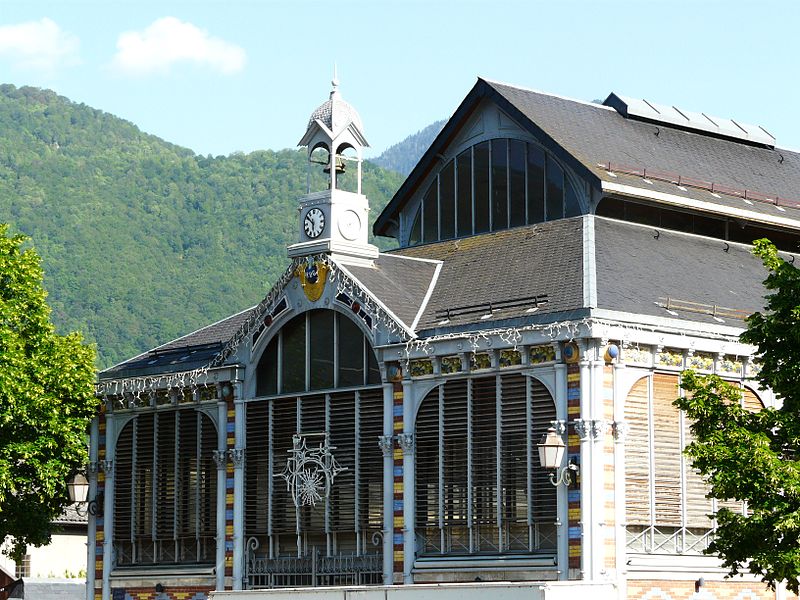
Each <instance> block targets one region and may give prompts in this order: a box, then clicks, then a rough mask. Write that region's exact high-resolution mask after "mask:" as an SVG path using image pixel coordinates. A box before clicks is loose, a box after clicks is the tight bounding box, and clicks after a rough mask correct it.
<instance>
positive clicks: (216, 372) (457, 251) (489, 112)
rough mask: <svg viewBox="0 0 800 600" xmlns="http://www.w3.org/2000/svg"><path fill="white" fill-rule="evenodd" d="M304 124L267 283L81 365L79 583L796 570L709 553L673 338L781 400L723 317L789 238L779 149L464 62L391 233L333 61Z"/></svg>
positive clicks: (612, 577)
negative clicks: (274, 271)
mask: <svg viewBox="0 0 800 600" xmlns="http://www.w3.org/2000/svg"><path fill="white" fill-rule="evenodd" d="M300 145H301V146H305V147H307V148H308V157H309V169H310V170H309V177H308V194H307V195H306V196H304V197H303V198H302V199H300V209H299V212H298V219H299V222H298V234H299V237H298V241H297V243H295V244H293V245H291V246H289V248H288V257H289V261H288V266H287V269H286V271H285V273H284V275H283V276H282V277H281V278H280V279H279V280H278V281H277V282H276V283H275V285H274V286H273V288H272V289H271V290H270V291H269V293H268V294H267V295H266V297H265V298H264V300H263V301H262V302H261V303H259V304H258V305H257V306H255V307H252V308H249V309H247V310H245V311H243V312H241V313H238V314H236V315H233V316H231V317H229V318H227V319H225V320H223V321H220V322H218V323H214V324H212V325H210V326H208V327H205V328H203V329H200V330H198V331H196V332H194V333H191V334H189V335H187V336H185V337H183V338H180V339H177V340H174V341H172V342H169V343H167V344H164V345H162V346H160V347H158V348H156V349H154V350H151V351H149V352H146V353H144V354H142V355H140V356H137V357H134V358H132V359H131V360H129V361H126V362H124V363H121V364H120V365H117V366H115V367H112V368H111V369H109V370H107V371H105V372H103V373H102V374H101V379H100V384H99V386H98V391H99V393H100V394H101V395H102V396H103V398H104V399H105V401H104V403H103V409H102V412H101V414H100V415H99V416H98V418H97V419H96V421H95V423H94V424H93V429H92V444H91V457H92V462H91V465H90V474H91V477H90V480H91V490H90V496H91V497H93V498H95V499H97V500H98V502H99V503H100V504H101V505H102V510H101V511H100V513H99V514H98V515H97V516H95V517H93V518H92V519H91V521H90V537H89V556H90V561H89V573H88V577H89V582H90V585H89V587H90V591H89V595H90V596H91V595H92V594H94V597H95V598H97V600H110V599H111V598H114V599H117V598H119V599H122V598H132V599H133V598H150V597H159V598H163V597H169V598H173V599H175V600H178V599H189V598H192V599H201V598H205V597H207V596H208V594H209V593H210V592H211V591H213V590H217V591H219V592H222V591H224V590H230V591H231V593H233V592H235V591H237V590H244V589H272V590H275V589H280V588H305V587H309V586H317V587H320V586H402V585H415V586H418V587H416V588H414V589H417V590H419V592H420V593H421V594H423V593H424V594H432V595H436V594H437V593H438V592H436V591H435V590H437V589H438V590H441V589H444V588H441V587H438V588H437V587H430V586H426V585H425V584H434V583H435V584H453V585H454V586H459V585H461V586H462V587H456V588H453V589H458V590H461V591H462V592H463V593H462V592H459V593H462V596H463V597H471V596H470V595H477V594H480V593H482V592H481V590H482V589H484V588H482V586H485V590H489V589H495V590H499V589H501V587H497V586H506V587H502V589H503V590H508V589H511V588H508V587H507V586H512V588H513V586H526V585H528V586H533V587H530V589H536V590H539V592H536V593H538V594H544V595H543V596H542V597H545V596H546V595H547V594H549V593H551V592H547V591H541V590H552V596H549V597H555V596H556V595H558V594H562V595H564V596H565V597H566V595H568V594H573V595H574V594H575V593H579V590H581V589H583V590H589V589H592V590H593V591H592V592H591V593H595V595H599V596H602V597H609V598H612V597H613V598H632V599H633V598H636V599H642V600H650V599H656V598H657V599H663V600H679V599H683V598H689V597H695V598H709V599H711V598H714V599H720V600H722V599H731V600H738V599H740V598H741V599H744V598H775V597H778V598H785V597H787V595H786V593H785V592H784V591H783V590H782V589H779V590H777V591H776V592H773V591H768V590H766V589H765V588H764V586H763V584H761V583H759V582H758V581H756V580H754V579H748V578H744V579H737V580H726V579H724V571H723V570H722V569H721V568H720V565H719V561H718V560H717V559H715V558H714V557H709V556H704V555H703V554H702V551H703V550H704V549H705V548H706V547H707V546H708V544H709V543H710V541H711V539H713V535H714V520H713V514H714V512H715V511H716V510H717V508H718V507H719V506H718V504H717V503H716V501H714V500H711V499H708V498H706V497H705V487H704V484H703V482H702V480H701V479H700V478H699V476H698V475H697V474H696V473H695V472H694V471H693V470H692V469H691V467H690V465H689V464H688V462H687V460H686V458H685V456H684V455H683V454H682V449H683V448H684V447H685V446H686V444H688V443H689V442H690V441H691V432H690V429H689V423H688V422H687V421H686V419H685V418H684V416H683V415H682V414H681V413H680V411H678V410H677V409H676V408H675V407H674V406H673V405H672V401H673V400H674V399H675V398H676V397H677V396H678V394H679V393H680V392H679V389H678V383H679V380H680V372H681V370H683V369H684V368H694V369H696V370H698V371H701V372H706V373H716V374H719V375H721V376H722V377H724V378H726V379H729V380H730V381H733V382H735V383H737V384H738V385H739V386H740V387H741V389H742V400H741V401H742V403H743V405H744V406H746V407H748V408H751V409H753V410H759V409H760V408H762V407H764V406H774V405H775V402H776V401H775V398H774V397H773V395H772V394H771V392H770V391H769V390H761V389H759V388H758V386H757V383H756V382H755V381H754V379H753V377H754V375H755V374H756V373H757V369H758V365H757V363H756V362H755V361H753V359H752V351H753V348H751V347H748V346H745V345H743V344H741V343H740V342H739V340H738V336H739V334H740V333H741V332H742V330H743V329H744V324H743V318H744V317H745V316H746V315H747V314H750V313H751V312H753V311H755V310H759V309H760V308H761V307H762V306H763V294H764V289H763V287H762V285H761V281H762V280H763V279H764V276H765V273H764V272H763V270H762V267H761V266H760V263H759V261H758V260H757V259H755V258H754V257H753V256H752V255H751V254H750V247H749V246H748V244H750V243H752V240H754V239H756V238H760V237H769V238H770V239H772V240H773V241H774V242H775V243H776V244H777V245H778V246H779V248H780V249H781V250H783V251H785V252H786V254H785V256H786V257H787V260H794V256H795V254H796V253H797V252H798V242H800V204H798V203H797V202H796V201H793V200H789V198H792V197H793V193H794V190H796V189H800V188H799V187H798V184H800V155H798V154H796V153H793V152H790V151H786V150H782V149H778V148H777V147H776V146H775V140H774V139H773V138H772V137H771V136H770V135H769V134H767V133H766V132H765V131H764V130H763V129H760V128H753V127H749V126H746V125H742V124H739V123H736V122H733V121H724V120H720V119H713V118H709V117H706V116H705V115H695V114H693V113H688V112H686V111H677V110H674V109H665V108H664V107H659V106H658V105H653V104H652V103H646V102H639V101H634V100H630V99H626V98H623V97H620V96H617V95H614V94H612V95H611V96H609V98H608V99H607V100H606V101H605V103H603V104H588V103H582V102H577V101H573V100H567V99H564V98H560V97H556V96H552V95H547V94H542V93H538V92H534V91H530V90H525V89H522V88H518V87H513V86H508V85H505V84H500V83H495V82H490V81H486V80H482V79H481V80H478V82H477V83H476V85H475V86H474V88H473V89H472V90H471V91H470V92H469V94H468V95H467V96H466V98H465V99H464V101H463V102H462V103H461V105H460V106H459V108H458V109H457V110H456V112H455V113H454V115H453V116H452V118H451V119H450V120H449V122H448V123H447V125H446V126H445V128H444V129H443V130H442V132H441V133H440V134H439V136H438V137H437V139H436V140H435V141H434V143H433V144H432V146H431V148H430V149H429V150H428V151H427V152H426V153H425V155H424V156H423V157H422V159H421V160H420V162H419V163H418V165H417V167H416V168H415V169H414V171H413V172H412V173H411V174H410V175H409V177H408V179H407V180H406V181H405V183H404V184H403V186H402V187H401V189H400V190H399V191H398V192H397V194H396V195H395V197H394V198H393V199H392V200H391V202H390V203H389V205H388V206H387V207H386V208H385V209H384V211H383V212H382V213H381V215H380V216H379V217H378V218H377V221H376V222H375V225H374V228H373V231H374V233H375V234H376V235H381V236H389V237H393V238H395V239H396V240H397V242H398V246H399V248H398V249H397V250H394V251H391V252H379V251H378V249H377V248H376V247H375V246H373V245H372V244H370V243H369V239H368V210H369V206H368V200H367V198H366V197H365V196H364V195H363V193H362V190H361V161H362V150H363V148H364V147H366V146H367V141H366V137H365V135H364V130H363V125H362V123H361V120H360V118H359V116H358V114H357V112H356V111H355V110H354V109H353V107H352V106H350V105H349V104H347V103H346V102H345V101H344V100H342V98H341V96H340V94H339V92H338V90H337V89H336V85H335V84H334V89H333V92H332V93H331V96H330V98H329V100H328V101H326V102H325V103H323V104H322V105H321V106H320V107H319V108H318V109H317V110H316V111H314V113H313V114H312V116H311V119H310V120H309V122H308V125H307V129H306V133H305V134H304V136H303V137H302V139H301V141H300ZM789 257H791V258H789ZM550 429H552V430H554V432H555V434H556V435H558V436H561V439H562V440H563V442H564V444H565V446H566V453H565V456H564V459H563V462H562V466H561V468H560V469H558V470H557V471H556V472H553V471H549V470H547V469H545V468H543V467H542V465H541V464H540V462H539V458H538V448H537V445H538V444H539V442H540V440H541V439H542V437H543V436H544V435H545V434H546V433H547V432H548V430H550ZM729 508H732V509H734V510H746V507H743V506H733V505H729ZM709 515H711V516H709ZM467 582H469V584H470V585H469V586H467V587H463V586H464V585H465V584H466V583H467ZM495 582H514V583H513V584H511V583H495ZM534 584H535V585H534ZM536 586H538V587H536ZM587 586H589V587H587ZM391 589H394V588H391ZM513 589H517V588H513ZM526 589H528V588H526ZM280 593H285V592H279V591H273V592H265V594H267V595H268V594H272V595H275V594H280ZM293 593H295V594H300V595H302V592H293ZM338 593H340V592H338ZM384 593H387V594H388V593H389V592H386V591H384ZM483 593H485V591H484V592H483ZM498 593H500V592H498ZM503 593H506V592H503ZM508 593H511V592H508ZM584 593H586V592H584ZM424 594H423V595H424ZM531 594H533V592H531ZM501 595H502V594H501ZM224 596H225V594H222V593H221V594H220V597H224ZM381 597H383V596H381ZM426 597H428V596H426Z"/></svg>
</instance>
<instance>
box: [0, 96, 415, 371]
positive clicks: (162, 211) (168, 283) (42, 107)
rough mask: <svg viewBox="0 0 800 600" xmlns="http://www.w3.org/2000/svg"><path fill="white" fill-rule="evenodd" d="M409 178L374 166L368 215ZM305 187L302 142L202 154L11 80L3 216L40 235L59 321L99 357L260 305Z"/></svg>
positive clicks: (2, 154) (3, 139) (4, 111)
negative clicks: (279, 147)
mask: <svg viewBox="0 0 800 600" xmlns="http://www.w3.org/2000/svg"><path fill="white" fill-rule="evenodd" d="M312 108H313V106H310V107H309V111H310V110H311V109H312ZM304 126H305V123H298V128H299V130H298V137H299V135H300V133H302V129H303V127H304ZM267 141H268V140H265V142H267ZM401 181H402V177H401V176H400V175H399V174H397V173H392V172H389V171H384V170H383V169H380V168H378V167H376V166H374V165H372V164H369V163H366V164H365V165H364V175H363V184H364V185H363V189H364V193H365V194H366V195H367V197H368V198H369V199H370V204H371V207H372V210H371V211H370V216H371V218H373V219H374V218H375V217H376V216H377V215H378V214H379V213H380V210H381V209H382V207H383V206H385V204H386V202H388V200H389V198H391V196H392V195H393V194H394V192H395V191H396V190H397V188H398V187H399V186H400V183H401ZM305 192H306V156H305V150H281V151H278V152H275V151H270V150H266V151H259V152H252V153H249V154H243V153H234V154H231V155H230V156H217V157H212V156H200V155H197V154H194V153H193V152H192V151H191V150H188V149H186V148H181V147H178V146H175V145H172V144H169V143H167V142H165V141H163V140H161V139H159V138H157V137H154V136H152V135H147V134H145V133H142V132H141V131H140V130H139V129H138V128H137V127H136V126H134V125H133V124H132V123H129V122H127V121H124V120H122V119H119V118H117V117H114V116H113V115H110V114H107V113H104V112H102V111H99V110H95V109H93V108H90V107H88V106H86V105H83V104H76V103H74V102H70V101H69V100H67V99H66V98H63V97H61V96H58V95H56V94H55V93H53V92H51V91H47V90H41V89H36V88H30V87H24V88H16V87H14V86H12V85H0V220H2V221H8V222H9V223H12V226H13V227H14V228H15V231H19V232H21V233H23V234H25V235H27V236H29V237H30V238H31V239H32V240H33V242H34V244H35V245H36V248H37V250H38V252H39V253H40V255H41V256H42V260H43V264H44V265H45V284H46V286H47V289H48V290H49V291H50V298H49V302H50V306H51V307H52V309H53V321H54V322H55V324H56V326H57V327H58V330H59V331H73V330H79V331H82V332H83V333H84V335H85V336H86V339H87V340H88V341H90V342H94V343H96V344H97V346H98V353H99V361H98V362H99V366H101V367H107V366H110V365H111V364H114V363H116V362H119V361H120V360H123V359H126V358H129V357H131V356H134V355H136V354H138V353H139V352H142V351H144V350H148V349H150V348H153V347H155V346H157V345H158V344H161V343H164V342H167V341H169V340H171V339H174V338H176V337H178V336H180V335H184V334H186V333H188V332H190V331H193V330H194V329H197V328H199V327H202V326H204V325H207V324H209V323H213V322H214V321H216V320H218V319H221V318H224V317H226V316H228V315H231V314H233V313H235V312H238V311H240V310H242V309H244V308H247V307H248V306H253V305H254V304H257V303H258V302H259V301H260V300H261V299H262V298H263V297H264V296H265V295H266V293H267V291H268V290H269V287H270V286H271V285H272V283H273V282H274V281H275V280H276V279H277V278H278V277H279V275H280V274H281V273H282V272H283V270H284V269H285V268H286V266H287V259H286V246H287V245H288V244H290V243H292V242H295V241H297V239H298V237H297V236H298V228H299V223H298V215H297V205H298V200H299V198H300V197H301V196H302V195H303V194H305ZM378 245H379V246H382V247H384V248H385V247H387V242H385V241H383V242H382V243H381V241H380V240H379V241H378Z"/></svg>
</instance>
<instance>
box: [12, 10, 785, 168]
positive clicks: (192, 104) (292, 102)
mask: <svg viewBox="0 0 800 600" xmlns="http://www.w3.org/2000/svg"><path fill="white" fill-rule="evenodd" d="M798 25H800V6H797V5H796V4H795V2H793V1H791V0H786V1H785V2H775V1H769V0H766V1H761V2H741V1H733V0H728V1H725V2H723V1H718V2H717V1H702V0H695V1H693V2H688V1H678V0H673V1H672V2H662V1H655V0H638V1H630V2H628V1H617V0H605V1H568V0H559V1H552V0H550V1H547V2H539V1H536V0H522V1H513V0H493V1H491V2H490V1H488V0H487V1H484V2H478V1H456V0H452V1H446V0H438V1H437V0H427V1H416V0H403V1H399V0H398V1H394V2H383V1H379V0H368V1H355V0H335V1H330V2H317V1H307V0H293V1H285V2H278V1H275V0H258V1H257V0H249V1H243V0H228V1H226V2H221V1H210V0H205V1H204V0H191V1H179V0H160V1H158V2H153V1H149V0H137V1H121V0H103V1H100V0H60V1H50V2H47V1H42V0H25V1H18V0H0V82H2V83H13V84H15V85H34V86H39V87H46V88H50V89H53V90H55V91H57V92H58V93H60V94H62V95H64V96H67V97H68V98H70V99H72V100H75V101H78V102H84V103H86V104H88V105H90V106H93V107H95V108H99V109H102V110H105V111H107V112H110V113H113V114H115V115H117V116H120V117H123V118H125V119H128V120H130V121H132V122H134V123H135V124H136V125H138V126H139V127H140V128H141V129H143V130H144V131H147V132H149V133H152V134H155V135H158V136H159V137H161V138H164V139H165V140H167V141H170V142H173V143H176V144H179V145H182V146H186V147H189V148H191V149H192V150H195V151H196V152H199V153H202V154H209V153H210V154H214V155H217V154H228V153H230V152H234V151H245V152H249V151H252V150H256V149H265V148H272V149H278V148H285V147H293V146H294V145H295V144H296V143H297V141H298V140H299V139H300V137H301V135H302V134H303V132H304V129H305V125H306V121H307V119H308V116H309V115H310V113H311V112H312V111H313V110H314V108H315V107H316V106H317V105H318V104H320V103H321V102H323V101H324V100H325V99H326V98H327V94H328V92H329V90H330V79H331V74H332V69H333V63H334V62H336V63H337V64H338V71H339V79H340V82H341V87H340V89H341V92H342V96H343V97H344V98H345V99H346V100H348V101H349V102H351V103H352V104H353V105H354V106H355V107H356V108H357V109H358V111H359V113H360V114H361V117H362V119H363V121H364V125H365V129H366V134H367V139H368V140H369V141H370V143H371V145H372V154H376V153H379V152H380V151H382V150H383V149H385V148H386V147H387V146H389V145H391V144H392V143H395V142H397V141H399V140H400V139H402V138H404V137H405V136H407V135H409V134H411V133H414V132H415V131H417V130H419V129H421V128H422V127H424V126H426V125H428V124H429V123H431V122H432V121H435V120H437V119H441V118H445V117H447V116H448V115H449V114H450V113H452V111H453V110H454V109H455V108H456V107H457V106H458V103H459V102H460V101H461V100H462V99H463V97H464V96H465V95H466V93H467V92H468V91H469V89H470V88H471V87H472V85H473V84H474V82H475V78H476V77H477V76H483V77H487V78H490V79H495V80H499V81H505V82H509V83H514V84H518V85H521V86H525V87H531V88H534V89H538V90H543V91H547V92H551V93H555V94H560V95H564V96H569V97H573V98H577V99H581V100H593V99H603V98H605V96H606V95H607V94H608V93H609V92H611V91H615V92H617V93H619V94H623V95H628V96H635V97H642V98H647V99H649V100H652V101H654V102H658V103H661V104H673V105H675V106H679V107H682V108H686V109H689V110H695V111H704V112H706V113H708V114H711V115H716V116H720V117H730V118H734V119H739V120H741V121H744V122H746V123H752V124H757V125H762V126H763V127H765V128H766V129H767V130H769V131H770V132H771V133H772V134H773V135H775V136H776V138H777V140H778V145H779V146H781V147H785V148H786V147H788V148H800V118H798V107H800V87H799V86H800V83H798V81H800V77H798V75H799V73H798V70H799V69H798V57H800V35H798V33H797V31H798Z"/></svg>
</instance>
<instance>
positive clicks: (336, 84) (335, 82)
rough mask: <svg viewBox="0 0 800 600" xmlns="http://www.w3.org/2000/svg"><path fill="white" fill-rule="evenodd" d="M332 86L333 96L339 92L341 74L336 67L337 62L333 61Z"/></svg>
mask: <svg viewBox="0 0 800 600" xmlns="http://www.w3.org/2000/svg"><path fill="white" fill-rule="evenodd" d="M331 86H332V87H333V89H332V90H331V98H333V97H334V96H336V95H338V94H339V75H338V73H337V69H336V63H335V62H334V63H333V79H331Z"/></svg>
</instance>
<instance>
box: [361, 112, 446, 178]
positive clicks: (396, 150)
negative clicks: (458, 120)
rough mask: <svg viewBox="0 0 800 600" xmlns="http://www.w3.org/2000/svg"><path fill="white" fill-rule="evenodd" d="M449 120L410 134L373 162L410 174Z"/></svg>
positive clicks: (402, 173) (385, 167) (437, 122)
mask: <svg viewBox="0 0 800 600" xmlns="http://www.w3.org/2000/svg"><path fill="white" fill-rule="evenodd" d="M445 123H447V121H436V122H435V123H431V124H430V125H428V126H427V127H425V128H424V129H421V130H420V131H418V132H417V133H415V134H412V135H410V136H408V137H407V138H406V139H404V140H403V141H402V142H398V143H396V144H394V145H393V146H389V147H388V148H387V149H386V150H384V151H383V153H382V154H381V155H380V156H378V157H377V158H375V159H374V160H373V161H372V162H374V163H375V164H376V165H378V166H381V167H383V168H384V169H390V170H392V171H396V172H398V173H400V174H401V175H404V176H405V175H408V174H409V173H410V172H411V169H413V168H414V167H415V166H416V164H417V163H418V162H419V159H420V158H422V155H423V153H424V152H425V151H426V150H427V149H428V147H429V146H430V145H431V143H433V140H435V139H436V136H437V135H439V132H440V131H441V130H442V127H444V124H445Z"/></svg>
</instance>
